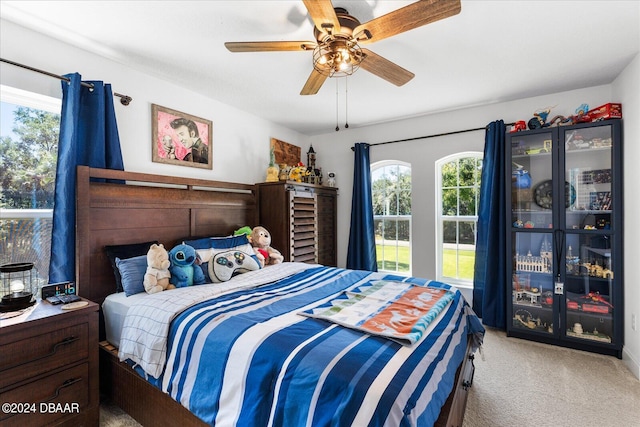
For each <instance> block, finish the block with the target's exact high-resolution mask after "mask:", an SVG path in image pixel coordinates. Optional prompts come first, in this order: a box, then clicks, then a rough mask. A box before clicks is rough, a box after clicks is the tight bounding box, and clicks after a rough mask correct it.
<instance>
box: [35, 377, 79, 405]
mask: <svg viewBox="0 0 640 427" xmlns="http://www.w3.org/2000/svg"><path fill="white" fill-rule="evenodd" d="M80 381H82V377H80V378H69V379H68V380H66V381H65V382H63V383H62V384H60V385H59V386H58V388H56V393H55V394H54V395H53V396H51V397H50V398H48V399H46V400H43V401H42V403H47V402H51V401H52V400H53V399H56V398H57V397H58V396H59V395H60V391H61V390H62V389H63V388H67V387H70V386H72V385H74V384H75V383H78V382H80Z"/></svg>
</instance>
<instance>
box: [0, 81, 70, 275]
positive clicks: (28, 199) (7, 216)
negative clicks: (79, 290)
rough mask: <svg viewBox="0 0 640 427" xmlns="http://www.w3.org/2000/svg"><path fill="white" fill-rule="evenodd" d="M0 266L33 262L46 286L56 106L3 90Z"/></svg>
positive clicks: (0, 106)
mask: <svg viewBox="0 0 640 427" xmlns="http://www.w3.org/2000/svg"><path fill="white" fill-rule="evenodd" d="M1 93H2V101H1V102H0V114H1V117H2V126H1V129H0V130H1V134H0V165H1V167H0V183H1V185H2V189H1V190H2V191H1V192H0V264H7V263H16V262H33V263H34V266H35V270H36V272H37V274H38V279H39V280H40V281H41V283H46V281H47V280H48V269H49V257H50V252H51V229H52V212H53V203H54V190H55V175H56V162H57V157H58V136H59V132H60V114H59V112H60V100H56V99H52V98H48V97H42V96H41V95H38V94H32V93H29V92H24V91H18V90H15V89H12V88H7V87H5V86H2V92H1Z"/></svg>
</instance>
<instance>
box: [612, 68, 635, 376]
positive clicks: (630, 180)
mask: <svg viewBox="0 0 640 427" xmlns="http://www.w3.org/2000/svg"><path fill="white" fill-rule="evenodd" d="M612 99H616V100H619V101H620V102H621V103H622V114H623V116H624V117H626V120H625V122H624V141H625V145H624V165H623V167H624V176H625V181H624V185H625V187H624V218H625V224H624V227H625V230H624V260H625V262H624V264H625V272H624V283H625V287H624V297H625V313H624V322H625V330H624V342H625V346H624V354H623V358H624V360H625V362H626V364H627V366H629V369H631V371H632V372H633V373H634V375H635V376H636V377H638V378H640V286H638V271H637V270H636V269H635V267H636V265H637V263H638V261H639V260H640V246H638V242H640V222H639V221H638V212H640V191H638V185H637V182H638V172H639V171H638V165H639V163H640V121H638V118H640V55H637V56H636V57H635V59H634V60H633V61H632V62H631V64H630V65H629V66H627V68H626V69H625V70H624V71H623V72H622V73H621V74H620V76H618V78H617V79H616V80H615V81H614V82H613V84H612ZM632 315H635V318H636V329H635V330H633V329H632V324H631V316H632Z"/></svg>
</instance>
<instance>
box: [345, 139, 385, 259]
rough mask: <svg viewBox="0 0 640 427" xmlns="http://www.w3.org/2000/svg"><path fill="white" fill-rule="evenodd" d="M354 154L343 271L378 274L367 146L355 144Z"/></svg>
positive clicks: (360, 143)
mask: <svg viewBox="0 0 640 427" xmlns="http://www.w3.org/2000/svg"><path fill="white" fill-rule="evenodd" d="M354 151H355V162H354V167H353V195H352V198H351V230H350V231H349V249H348V251H347V268H351V269H354V270H369V271H378V264H377V263H376V241H375V235H374V229H373V201H372V199H371V167H370V161H369V144H365V143H362V142H359V143H357V144H356V145H355V147H354Z"/></svg>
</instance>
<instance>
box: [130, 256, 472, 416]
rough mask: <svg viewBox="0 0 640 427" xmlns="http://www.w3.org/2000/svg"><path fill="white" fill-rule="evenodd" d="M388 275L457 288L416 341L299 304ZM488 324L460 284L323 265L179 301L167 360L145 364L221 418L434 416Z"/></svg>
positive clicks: (159, 381) (199, 408) (203, 412)
mask: <svg viewBox="0 0 640 427" xmlns="http://www.w3.org/2000/svg"><path fill="white" fill-rule="evenodd" d="M272 268H277V266H273V267H269V268H268V269H265V270H269V269H272ZM253 273H258V272H253ZM246 274H252V273H246ZM242 276H245V275H242ZM253 276H255V277H256V278H257V277H259V275H257V274H253ZM379 279H390V280H407V281H410V282H412V283H416V284H426V283H429V286H433V287H442V288H446V289H451V290H454V291H455V297H454V299H453V300H452V301H451V303H450V304H449V305H448V306H447V307H446V308H445V310H443V312H442V313H440V315H439V316H438V317H437V318H436V319H435V320H434V321H433V322H432V323H431V324H430V325H429V327H428V330H427V331H426V333H425V335H424V336H423V337H422V339H421V340H420V341H418V342H417V343H416V344H414V345H412V346H404V345H402V344H399V343H397V342H394V341H391V340H388V339H385V338H381V337H375V336H371V335H367V334H365V333H363V332H360V331H357V330H352V329H347V328H344V327H341V326H338V325H335V324H332V323H329V322H326V321H324V320H319V319H314V318H309V317H306V316H302V315H300V314H298V313H300V312H301V311H303V310H308V309H310V308H313V307H315V306H316V305H319V304H322V303H324V302H327V301H329V300H331V299H333V298H335V297H336V296H337V295H338V294H340V293H341V292H342V291H344V290H345V289H351V288H354V287H357V286H360V285H362V284H364V283H366V282H368V281H370V280H379ZM196 288H198V287H196ZM131 310H133V311H134V312H135V310H134V309H133V308H132V309H131ZM130 313H131V311H130ZM483 332H484V330H483V328H482V326H481V325H480V322H479V321H478V319H477V317H476V316H475V314H473V312H472V311H471V309H470V308H469V307H468V304H467V303H466V301H465V300H464V298H463V297H462V296H461V294H460V292H459V291H457V290H455V288H451V287H450V286H449V285H446V284H442V283H438V282H433V281H432V282H428V281H426V280H424V279H417V278H409V279H407V278H404V277H400V276H392V275H387V274H383V273H371V272H365V271H354V270H345V269H339V268H330V267H319V266H315V267H313V268H308V269H306V270H304V271H302V272H299V273H297V274H294V275H293V276H290V277H287V278H284V279H282V280H278V281H276V282H271V283H266V284H260V285H257V286H255V287H250V288H247V287H244V286H243V287H242V289H239V290H235V291H229V292H227V293H224V294H223V295H217V296H216V297H214V298H212V299H209V300H206V301H203V302H199V303H196V304H194V305H192V306H190V307H188V308H187V309H185V310H184V311H182V312H180V313H176V315H175V318H174V319H173V321H172V322H171V325H170V327H169V334H168V341H167V357H166V364H165V366H164V371H163V372H162V374H161V375H159V376H158V377H157V378H153V377H151V376H150V375H146V374H145V373H144V372H142V370H140V369H139V372H140V373H141V374H142V375H145V376H146V377H147V379H148V380H150V382H151V383H153V384H154V385H156V386H157V387H159V388H161V389H162V390H163V391H165V392H166V393H169V394H170V395H171V396H172V397H173V398H174V399H175V400H177V401H179V402H180V403H182V404H183V405H184V406H185V407H187V408H188V409H189V410H190V411H191V412H192V413H194V414H195V415H196V416H198V417H200V418H201V419H202V420H204V421H205V422H206V423H208V424H211V425H216V426H233V425H237V426H263V425H264V426H267V425H275V426H305V425H314V426H315V425H318V426H320V425H337V426H367V425H369V426H383V425H389V426H405V425H406V426H413V425H420V426H431V425H432V424H433V423H434V421H435V420H436V419H437V418H438V415H439V413H440V409H441V407H442V405H443V404H444V402H445V401H446V399H447V397H448V395H449V393H450V392H451V390H452V389H453V385H454V377H455V373H456V369H457V367H458V365H459V364H460V362H461V361H462V360H463V358H464V354H465V349H466V343H467V335H468V334H476V335H477V336H481V335H482V333H483ZM123 333H124V332H123ZM140 345H142V346H144V343H140ZM138 368H139V366H138ZM150 410H152V408H150Z"/></svg>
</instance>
